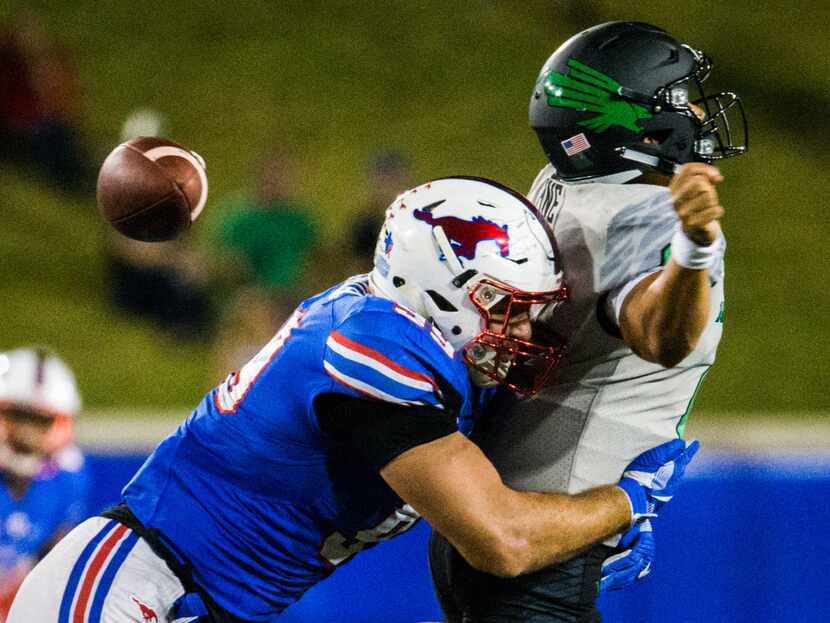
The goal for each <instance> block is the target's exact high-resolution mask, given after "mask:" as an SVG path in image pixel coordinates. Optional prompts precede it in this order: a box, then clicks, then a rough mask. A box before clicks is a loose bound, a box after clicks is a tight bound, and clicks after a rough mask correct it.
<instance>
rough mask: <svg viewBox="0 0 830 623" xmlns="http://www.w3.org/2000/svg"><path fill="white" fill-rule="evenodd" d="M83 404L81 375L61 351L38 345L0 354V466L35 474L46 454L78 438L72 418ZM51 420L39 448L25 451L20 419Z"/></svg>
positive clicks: (27, 474) (28, 474) (22, 472)
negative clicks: (18, 429)
mask: <svg viewBox="0 0 830 623" xmlns="http://www.w3.org/2000/svg"><path fill="white" fill-rule="evenodd" d="M80 408H81V396H80V394H79V392H78V386H77V384H76V382H75V376H74V375H73V374H72V372H71V370H70V369H69V368H68V367H67V365H66V364H65V363H64V362H63V361H61V359H59V358H58V357H57V356H56V355H54V354H52V353H50V352H48V351H46V350H43V349H36V348H21V349H17V350H12V351H7V352H3V353H0V415H2V416H3V417H0V468H2V469H6V470H10V471H13V472H15V473H17V474H18V475H20V476H25V477H31V476H34V475H35V474H36V473H37V472H38V471H39V469H40V467H41V465H42V461H43V459H44V457H46V456H49V455H54V454H55V453H56V452H58V451H59V450H62V449H63V448H65V447H67V446H68V445H69V444H70V443H71V442H72V428H73V427H72V420H73V419H74V418H75V417H76V416H77V414H78V412H79V411H80ZM27 416H29V417H34V418H49V419H51V420H52V422H51V424H50V425H49V429H48V432H47V433H46V435H45V437H43V439H42V440H39V443H38V444H37V446H38V447H36V448H34V447H29V446H28V444H27V447H26V449H25V450H23V449H21V448H20V447H17V446H18V444H16V443H14V441H15V438H16V432H15V430H13V428H14V427H15V426H16V421H19V419H20V418H25V417H27Z"/></svg>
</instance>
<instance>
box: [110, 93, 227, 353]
mask: <svg viewBox="0 0 830 623" xmlns="http://www.w3.org/2000/svg"><path fill="white" fill-rule="evenodd" d="M163 132H166V118H165V116H164V115H163V114H162V113H160V112H158V111H155V110H152V109H150V108H137V109H135V110H134V111H132V112H131V113H130V114H129V115H128V116H127V118H126V119H125V120H124V125H123V126H122V128H121V140H122V141H127V140H130V139H131V138H135V137H137V136H158V135H159V134H161V133H163ZM107 231H108V236H109V239H108V241H107V248H106V252H107V256H108V268H109V280H110V297H111V300H112V304H113V305H114V306H115V307H116V308H117V309H119V310H121V311H123V312H126V313H129V314H134V315H136V316H140V317H142V318H148V319H150V320H152V321H154V322H156V323H157V324H158V325H159V326H160V327H161V328H162V329H164V330H165V331H167V332H168V333H169V334H170V335H171V336H173V337H175V338H176V339H178V340H195V339H205V338H207V337H208V335H209V333H210V330H211V329H212V328H213V324H214V320H215V319H214V311H213V303H212V300H211V298H210V296H209V294H208V292H209V290H208V282H209V281H210V278H211V274H210V270H209V268H208V265H207V263H206V261H205V258H204V257H202V255H201V254H200V253H199V252H198V251H197V250H196V249H194V248H191V247H190V246H189V245H188V243H187V242H185V239H177V240H171V241H169V242H139V241H137V240H132V239H130V238H126V237H125V236H122V235H121V234H119V233H117V232H116V231H115V230H114V229H112V228H109V229H108V230H107Z"/></svg>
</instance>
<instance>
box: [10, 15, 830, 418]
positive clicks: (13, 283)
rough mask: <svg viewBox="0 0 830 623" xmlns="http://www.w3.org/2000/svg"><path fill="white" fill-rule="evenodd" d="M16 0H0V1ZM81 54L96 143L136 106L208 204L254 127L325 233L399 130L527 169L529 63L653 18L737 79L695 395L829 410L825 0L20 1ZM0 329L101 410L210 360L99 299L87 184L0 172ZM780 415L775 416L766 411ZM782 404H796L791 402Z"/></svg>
mask: <svg viewBox="0 0 830 623" xmlns="http://www.w3.org/2000/svg"><path fill="white" fill-rule="evenodd" d="M23 5H24V3H17V2H14V1H12V2H10V3H9V2H7V3H3V4H0V20H3V19H7V18H9V17H10V16H11V15H12V14H13V13H14V12H15V11H17V10H19V9H21V8H22V7H23ZM25 6H26V7H27V8H28V9H35V10H38V11H39V12H40V13H41V14H42V16H43V18H44V19H45V20H46V22H47V24H48V26H49V28H50V29H51V31H52V32H53V33H54V36H55V37H56V38H57V39H58V40H60V41H62V42H64V43H66V44H67V45H69V46H70V47H71V48H72V49H73V50H74V52H75V56H76V64H77V69H78V71H79V74H80V78H81V83H82V86H83V95H84V106H85V109H84V114H83V121H82V123H83V128H82V129H83V132H84V136H85V137H86V140H87V142H88V144H89V145H90V146H91V148H92V150H93V153H94V154H95V157H96V158H97V159H99V160H100V159H102V158H103V157H104V156H105V155H106V153H107V152H108V151H109V149H111V148H112V147H113V146H114V145H115V144H117V143H118V140H119V139H118V133H119V129H120V127H121V124H122V122H123V120H124V118H125V117H126V116H127V115H128V113H129V112H130V111H131V110H133V109H134V108H136V107H138V106H150V107H153V108H156V109H158V110H160V111H162V112H163V113H165V114H166V115H167V116H168V118H169V122H170V123H169V125H170V131H169V135H170V137H171V138H173V139H174V140H177V141H179V142H182V143H184V144H186V145H188V146H191V147H193V148H194V149H196V150H197V151H199V152H200V153H201V154H202V155H203V156H204V157H205V159H206V160H207V162H208V172H209V176H210V183H211V198H210V199H209V201H208V205H207V208H206V213H205V221H206V223H204V224H202V223H201V222H200V224H199V225H200V226H199V227H196V228H195V230H194V231H193V233H192V236H193V237H194V242H195V243H196V244H201V245H207V244H208V242H207V236H206V234H205V232H206V231H209V229H210V226H211V221H212V220H214V221H215V219H216V217H217V214H216V213H215V212H213V213H212V210H211V208H212V206H215V205H216V203H217V200H218V199H220V198H222V197H223V196H227V195H228V194H230V193H233V192H236V191H238V190H240V189H244V188H247V187H249V186H250V184H251V183H252V181H253V180H252V178H253V172H254V170H253V167H252V162H253V161H254V160H255V159H256V158H257V157H258V156H259V154H260V153H261V152H262V151H263V150H264V149H265V148H267V147H269V146H273V145H280V146H283V147H286V148H288V149H290V150H292V151H294V152H295V153H296V154H297V155H298V157H299V161H300V164H301V166H302V167H303V171H304V175H303V183H302V187H303V194H304V196H305V197H307V198H308V200H309V201H310V202H311V204H312V205H313V206H314V210H315V215H316V216H317V218H318V219H319V220H320V221H321V222H322V223H324V224H325V227H324V235H325V237H326V238H325V243H326V244H327V246H328V247H329V248H331V249H332V250H333V252H332V253H330V254H328V255H327V256H326V257H320V258H318V259H317V262H316V265H315V271H316V274H317V277H318V278H319V280H320V281H329V280H331V281H333V280H335V279H339V278H341V277H343V276H344V275H342V274H340V272H339V271H340V270H341V269H340V266H342V261H341V258H339V257H338V254H337V249H338V247H339V246H340V245H342V244H343V243H342V240H343V237H344V235H345V232H346V228H347V226H348V224H349V222H350V219H351V218H352V215H353V214H354V211H355V210H356V209H357V208H358V207H359V206H360V205H361V203H362V200H363V198H364V197H365V196H366V187H365V174H364V171H365V163H366V160H367V158H368V157H369V155H370V154H372V153H373V152H375V151H376V150H378V149H382V148H398V149H401V150H402V151H404V152H405V153H407V154H408V155H409V156H410V157H411V158H412V161H413V163H414V167H415V172H416V177H417V178H419V179H428V178H431V177H437V176H442V175H447V174H456V173H466V174H477V175H483V176H489V177H494V178H497V179H499V180H502V181H504V182H506V183H508V184H510V185H513V186H515V187H517V188H520V189H527V188H528V186H529V184H530V182H531V181H532V179H533V177H534V176H535V173H536V172H537V170H538V169H539V168H540V167H541V166H542V164H543V163H544V156H543V155H542V152H541V150H540V149H539V147H538V144H537V142H536V139H535V136H534V135H533V133H532V131H531V130H530V129H529V128H528V126H527V101H528V98H529V94H530V89H531V87H532V85H533V82H534V79H535V77H536V73H537V71H538V69H539V68H540V67H541V65H542V63H543V61H544V60H545V59H546V58H547V56H548V55H549V53H550V52H551V51H552V50H553V49H554V48H555V47H556V46H557V45H558V44H559V43H560V42H561V41H563V40H564V39H565V38H566V37H567V36H569V35H570V34H572V33H574V32H577V31H578V30H579V29H581V28H583V27H587V26H589V25H592V24H594V23H599V22H602V21H607V20H611V19H639V20H643V21H648V22H652V23H656V24H658V25H661V26H662V27H664V28H666V29H668V30H669V31H671V32H673V33H674V34H675V35H676V36H678V38H680V39H682V40H685V41H688V42H689V43H691V44H693V45H695V46H698V47H701V48H703V49H704V50H706V51H707V52H708V53H709V54H710V55H711V56H712V57H713V58H714V60H715V63H716V70H715V72H714V74H713V79H712V81H711V83H712V85H713V86H719V87H722V88H726V89H732V90H735V91H737V92H739V93H740V94H741V95H743V96H744V100H745V105H746V108H747V111H748V116H749V122H750V146H751V147H750V153H749V154H748V155H747V156H745V157H743V158H741V159H738V160H734V161H730V162H727V163H725V164H724V165H723V167H722V170H723V171H724V173H725V176H726V182H725V183H724V185H723V188H722V198H723V203H724V205H725V207H726V209H727V215H726V217H725V219H724V226H725V230H726V232H727V235H728V239H729V250H728V255H727V265H728V273H727V307H726V323H725V336H724V340H723V342H722V345H721V350H720V353H719V357H718V363H717V365H716V367H715V369H714V370H713V371H712V373H711V374H710V375H709V376H708V379H707V382H706V384H705V386H704V388H703V391H702V393H701V395H700V397H699V400H698V403H697V405H698V408H699V409H700V411H701V413H702V414H707V413H723V412H731V413H735V414H740V413H746V412H749V411H753V412H770V413H772V412H784V413H790V414H804V413H808V414H809V413H811V412H815V413H818V412H822V411H826V410H827V409H828V407H830V398H828V393H827V390H826V389H825V388H826V385H827V382H826V377H827V373H828V368H830V366H828V362H830V356H828V348H830V343H828V342H830V340H828V339H827V328H828V320H827V315H828V303H830V288H828V274H830V265H828V260H827V252H826V250H825V248H824V247H823V243H824V242H826V241H827V240H828V235H830V226H828V222H830V219H828V217H827V200H826V196H825V194H826V187H827V185H828V184H827V183H828V177H829V176H828V173H827V171H828V166H830V150H828V143H827V137H828V136H830V119H828V112H830V69H829V68H828V65H827V63H826V58H827V56H828V53H830V41H828V39H827V37H826V36H825V35H824V33H823V32H822V31H823V28H824V24H826V23H827V22H828V18H830V6H828V5H827V4H826V3H820V2H814V3H811V2H802V3H798V5H797V6H793V7H789V8H780V9H778V10H776V11H775V12H774V14H773V12H772V11H766V10H760V8H759V6H758V5H757V3H749V2H745V1H738V2H733V3H709V2H700V1H691V2H686V3H676V4H672V5H671V6H670V10H669V9H667V6H668V5H666V4H665V3H659V2H654V1H645V2H638V3H636V6H635V5H633V4H632V5H631V6H629V7H624V8H623V7H621V5H620V4H619V3H614V2H605V1H595V2H587V1H584V2H565V1H561V2H541V1H538V0H532V1H520V0H515V1H502V2H499V1H493V0H469V1H466V2H459V1H457V0H455V1H454V0H450V1H442V2H438V1H437V0H435V1H433V0H424V1H422V2H403V1H397V0H395V1H389V2H368V1H358V2H343V1H337V0H327V1H325V2H321V1H319V0H316V1H311V0H309V1H305V2H295V1H293V0H288V1H281V2H278V3H274V2H242V3H233V4H220V3H200V2H193V1H191V0H183V1H181V2H176V3H169V2H160V1H151V2H138V3H131V4H130V5H129V6H128V5H127V3H121V2H92V1H90V0H78V1H77V2H73V3H65V2H42V1H41V2H25ZM0 207H1V208H2V214H3V215H4V217H5V218H4V221H3V228H2V232H1V233H0V325H2V326H0V348H3V349H5V348H9V347H13V346H17V345H19V344H24V343H44V344H49V345H51V346H52V347H54V348H55V349H56V350H57V351H58V352H59V353H61V354H62V355H63V356H64V357H65V358H66V359H67V360H68V361H69V362H70V364H71V365H72V367H73V368H75V369H76V370H77V372H78V376H79V379H80V383H81V386H82V388H83V392H84V397H85V399H86V403H87V404H88V405H90V406H91V407H93V408H96V409H107V410H109V409H118V408H121V407H127V406H129V407H140V408H142V409H150V410H153V409H158V410H159V411H163V410H169V409H171V408H179V407H186V406H188V405H193V404H195V402H196V401H197V400H198V399H199V398H200V396H201V394H202V393H203V392H204V391H205V390H206V389H207V388H209V387H210V386H212V385H213V384H215V383H216V382H217V381H218V380H219V379H217V378H212V377H211V374H213V373H212V372H211V367H210V353H209V349H208V347H207V346H182V345H181V344H179V343H176V342H172V341H170V340H169V339H167V338H165V337H164V336H163V335H162V334H160V333H158V332H157V331H156V330H155V329H154V328H153V327H152V326H150V325H148V324H144V323H141V322H137V321H135V320H134V319H130V318H124V317H120V316H117V315H114V314H113V313H112V311H111V310H110V309H109V307H108V304H107V301H106V295H105V280H104V279H105V276H104V263H103V247H102V244H103V240H104V226H103V225H102V224H101V222H100V220H99V218H98V216H97V212H96V210H95V205H94V199H93V198H89V199H82V198H69V197H67V196H65V195H63V194H59V193H56V192H54V191H53V190H50V189H49V188H48V187H46V186H45V185H43V184H41V183H39V182H37V181H34V180H32V179H31V178H30V177H28V176H27V175H26V174H25V172H23V171H21V170H19V169H15V168H13V167H4V168H3V170H2V171H0ZM784 417H786V416H784ZM791 417H799V416H798V415H793V416H791Z"/></svg>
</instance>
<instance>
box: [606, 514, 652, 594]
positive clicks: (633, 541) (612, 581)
mask: <svg viewBox="0 0 830 623" xmlns="http://www.w3.org/2000/svg"><path fill="white" fill-rule="evenodd" d="M619 547H620V548H624V549H625V548H627V549H625V551H622V552H620V553H619V554H614V555H613V556H609V557H608V558H606V559H605V561H604V562H603V563H602V571H601V579H600V582H599V590H600V592H601V593H604V592H607V591H618V590H620V589H622V588H625V587H626V586H629V585H630V584H633V583H634V582H636V581H637V580H641V579H643V578H644V577H646V576H647V575H648V574H649V573H650V572H651V563H652V561H653V560H654V551H655V543H654V532H652V530H651V521H649V520H648V519H644V520H642V521H640V522H637V523H636V524H635V525H634V526H633V527H631V528H630V529H629V530H628V532H626V533H625V534H624V535H623V536H622V538H621V539H620V544H619Z"/></svg>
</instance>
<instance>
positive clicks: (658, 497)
mask: <svg viewBox="0 0 830 623" xmlns="http://www.w3.org/2000/svg"><path fill="white" fill-rule="evenodd" d="M698 449H700V443H699V442H698V441H692V442H691V443H688V444H687V443H686V442H685V441H684V440H683V439H672V440H671V441H667V442H666V443H664V444H661V445H659V446H657V447H656V448H652V449H651V450H646V451H645V452H643V453H642V454H641V455H640V456H638V457H637V458H636V459H634V460H633V461H631V463H629V465H628V467H626V468H625V471H624V472H623V476H622V479H621V480H620V482H619V483H618V486H619V487H620V488H621V489H622V490H623V491H625V493H626V494H627V495H628V500H629V502H631V512H632V525H633V524H636V523H637V522H638V521H640V520H642V519H644V518H649V517H656V516H657V513H658V512H660V509H661V508H662V506H663V505H664V504H665V503H666V502H668V501H669V500H671V499H672V496H673V495H674V492H675V491H676V490H677V487H678V486H680V481H681V480H682V479H683V473H684V472H685V471H686V466H687V465H688V464H689V462H690V461H691V460H692V458H693V457H694V455H695V453H696V452H697V451H698Z"/></svg>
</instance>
